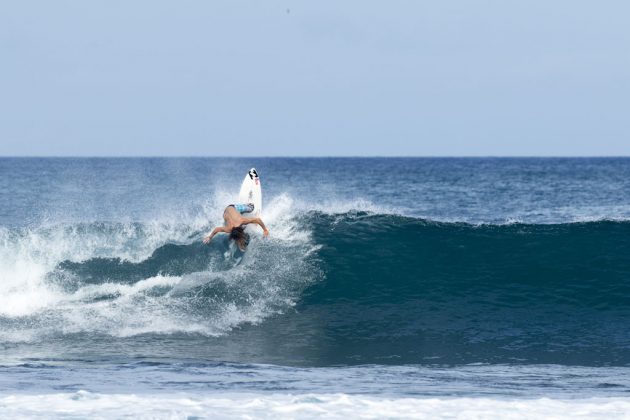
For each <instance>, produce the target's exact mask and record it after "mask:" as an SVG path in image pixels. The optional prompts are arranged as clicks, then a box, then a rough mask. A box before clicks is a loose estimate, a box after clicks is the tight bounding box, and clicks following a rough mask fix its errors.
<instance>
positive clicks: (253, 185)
mask: <svg viewBox="0 0 630 420" xmlns="http://www.w3.org/2000/svg"><path fill="white" fill-rule="evenodd" d="M249 203H252V204H253V205H254V211H253V212H251V213H245V214H244V216H247V217H260V215H261V214H262V186H261V185H260V178H259V177H258V172H256V168H252V169H250V170H249V172H247V175H245V179H243V183H242V184H241V192H240V193H239V194H238V204H249Z"/></svg>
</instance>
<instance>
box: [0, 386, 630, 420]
mask: <svg viewBox="0 0 630 420" xmlns="http://www.w3.org/2000/svg"><path fill="white" fill-rule="evenodd" d="M629 413H630V399H627V398H590V399H575V400H558V399H550V398H539V399H494V398H410V397H408V398H405V397H390V398H388V397H381V396H371V395H349V394H297V395H294V394H266V393H257V394H234V393H232V394H223V393H216V394H185V393H179V394H140V395H134V394H95V393H90V392H86V391H79V392H76V393H60V394H44V395H4V396H0V417H3V418H20V417H21V418H26V417H29V418H30V417H46V418H95V417H98V418H121V417H131V418H187V417H198V418H213V419H216V418H219V419H232V418H261V419H267V418H268V419H279V418H280V419H284V418H291V419H302V418H305V419H311V418H333V419H337V418H338V419H348V418H363V419H385V418H411V419H434V418H435V419H440V418H448V419H452V418H457V419H490V418H501V419H541V418H554V419H576V418H578V419H579V418H582V419H597V418H602V419H627V418H629Z"/></svg>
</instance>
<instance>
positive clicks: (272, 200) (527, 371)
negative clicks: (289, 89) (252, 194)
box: [0, 158, 630, 419]
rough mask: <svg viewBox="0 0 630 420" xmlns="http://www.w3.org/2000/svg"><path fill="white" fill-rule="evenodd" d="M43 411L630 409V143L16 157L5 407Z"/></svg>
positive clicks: (1, 346)
mask: <svg viewBox="0 0 630 420" xmlns="http://www.w3.org/2000/svg"><path fill="white" fill-rule="evenodd" d="M250 167H256V168H257V170H258V173H259V174H260V177H261V181H262V187H263V213H262V218H263V220H264V221H265V223H266V224H267V225H268V227H269V230H270V236H269V238H267V239H263V238H262V236H261V235H260V234H258V235H254V236H253V238H252V241H251V243H250V245H249V249H248V251H247V253H246V254H245V257H244V258H243V260H242V262H241V263H240V264H236V263H235V261H234V260H233V259H232V258H231V257H230V256H229V252H228V245H229V244H228V242H227V239H226V238H225V235H223V236H221V235H220V236H217V237H216V238H215V239H214V240H213V241H212V242H211V243H210V244H209V245H204V244H203V243H202V238H203V237H204V235H206V234H207V233H208V232H209V231H210V230H212V228H214V227H215V226H217V225H220V224H222V213H223V209H224V208H225V206H226V205H227V204H230V203H233V202H234V201H235V200H236V197H237V195H238V190H239V187H240V183H241V181H242V179H243V176H244V175H245V174H246V173H247V171H248V170H249V168H250ZM39 416H41V417H46V418H64V419H67V418H70V419H72V418H85V417H92V418H98V417H102V418H121V417H129V418H274V419H277V418H379V419H380V418H475V419H477V418H545V417H553V418H580V417H582V418H606V419H610V418H630V158H0V417H2V418H32V417H39Z"/></svg>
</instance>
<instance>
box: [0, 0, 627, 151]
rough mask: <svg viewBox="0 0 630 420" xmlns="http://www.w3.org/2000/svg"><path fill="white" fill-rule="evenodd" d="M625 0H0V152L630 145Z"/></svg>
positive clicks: (514, 148) (621, 147) (589, 148)
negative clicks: (1, 0)
mask: <svg viewBox="0 0 630 420" xmlns="http://www.w3.org/2000/svg"><path fill="white" fill-rule="evenodd" d="M629 16H630V2H628V1H605V0H604V1H597V2H596V1H592V0H590V1H580V0H570V1H569V0H566V1H565V0H553V1H551V0H544V1H532V0H528V1H506V0H497V1H467V0H461V1H442V0H433V1H419V0H415V1H392V0H387V1H366V0H356V1H355V0H347V1H344V0H336V1H322V0H311V1H291V0H287V1H268V0H258V1H235V0H230V1H227V0H226V1H223V2H215V1H187V0H183V1H171V2H163V1H154V0H151V1H138V0H134V1H112V0H106V1H92V0H91V1H80V0H74V1H58V0H57V1H28V0H26V1H21V0H20V1H6V2H3V3H2V4H1V5H0V155H40V156H42V155H66V156H67V155H72V156H85V155H92V156H94V155H106V156H120V155H126V156H127V155H134V156H135V155H151V156H157V155H160V156H161V155H175V156H182V155H185V156H191V155H192V156H197V155H204V156H217V155H218V156H221V155H230V156H258V155H265V156H280V155H301V156H309V155H317V156H321V155H326V156H328V155H398V156H400V155H403V156H404V155H446V156H450V155H457V156H461V155H567V156H572V155H630V23H629Z"/></svg>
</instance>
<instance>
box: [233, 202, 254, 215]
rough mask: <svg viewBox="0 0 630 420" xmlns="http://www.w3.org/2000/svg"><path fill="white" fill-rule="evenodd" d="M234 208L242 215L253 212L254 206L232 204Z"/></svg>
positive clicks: (249, 204) (250, 204)
mask: <svg viewBox="0 0 630 420" xmlns="http://www.w3.org/2000/svg"><path fill="white" fill-rule="evenodd" d="M234 208H235V209H236V211H238V212H239V213H241V214H243V213H251V212H253V211H254V204H252V203H247V204H234Z"/></svg>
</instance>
